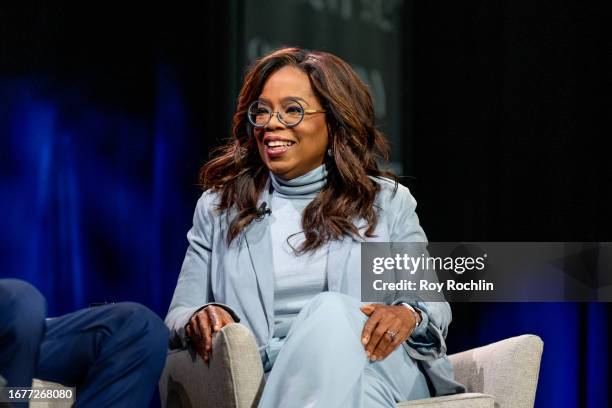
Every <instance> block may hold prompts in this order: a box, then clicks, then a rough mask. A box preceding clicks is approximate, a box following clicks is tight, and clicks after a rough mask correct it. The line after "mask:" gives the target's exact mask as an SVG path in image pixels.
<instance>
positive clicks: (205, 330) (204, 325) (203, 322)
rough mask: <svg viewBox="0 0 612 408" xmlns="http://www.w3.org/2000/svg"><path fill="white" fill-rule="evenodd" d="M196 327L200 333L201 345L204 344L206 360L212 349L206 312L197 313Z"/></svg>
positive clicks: (206, 360)
mask: <svg viewBox="0 0 612 408" xmlns="http://www.w3.org/2000/svg"><path fill="white" fill-rule="evenodd" d="M197 321H198V329H199V330H200V333H201V334H202V340H201V342H203V346H204V350H203V351H204V361H205V362H208V358H209V356H210V352H211V350H212V335H211V331H210V321H209V319H208V313H198V315H197Z"/></svg>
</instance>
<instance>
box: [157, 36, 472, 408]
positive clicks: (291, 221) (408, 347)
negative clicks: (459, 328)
mask: <svg viewBox="0 0 612 408" xmlns="http://www.w3.org/2000/svg"><path fill="white" fill-rule="evenodd" d="M387 152H388V146H387V143H386V141H385V138H384V136H383V135H382V134H381V133H380V132H379V131H378V130H377V129H376V127H375V124H374V109H373V104H372V99H371V97H370V94H369V92H368V90H367V87H366V86H365V85H364V84H363V82H362V81H361V80H360V79H359V78H358V77H357V75H356V74H355V73H354V72H353V70H352V69H351V68H350V66H349V65H348V64H346V63H345V62H344V61H342V60H340V59H339V58H338V57H336V56H334V55H331V54H328V53H325V52H312V51H306V50H301V49H298V48H284V49H279V50H276V51H274V52H272V53H270V54H269V55H266V56H264V57H263V58H261V59H259V60H258V61H257V62H256V63H255V65H254V66H253V67H252V68H251V70H250V71H249V73H248V74H247V75H246V78H245V81H244V84H243V86H242V90H241V92H240V96H239V100H238V107H237V110H236V113H235V115H234V119H233V138H232V139H231V140H230V141H229V142H228V143H227V145H225V146H224V147H222V149H221V151H220V153H219V154H218V155H217V157H216V158H214V159H213V160H211V161H210V162H209V163H207V164H206V165H205V166H204V167H203V168H202V171H201V181H202V184H203V186H204V189H205V192H204V194H203V195H202V197H201V198H200V200H199V201H198V204H197V207H196V211H195V215H194V224H193V228H192V229H191V230H190V231H189V233H188V240H189V248H188V250H187V254H186V257H185V261H184V263H183V267H182V270H181V274H180V276H179V279H178V284H177V287H176V290H175V292H174V297H173V300H172V304H171V306H170V310H169V313H168V316H167V318H166V323H167V324H168V325H169V326H170V328H171V329H172V331H173V334H174V337H175V339H177V340H178V339H180V340H182V342H183V345H184V344H185V340H186V339H189V340H190V343H191V344H192V345H193V346H194V347H195V348H196V350H197V352H198V354H199V355H200V356H201V357H202V358H203V359H204V361H208V359H209V358H210V356H211V353H214V351H213V350H212V349H211V347H212V333H214V332H216V331H219V330H220V329H221V328H222V327H223V326H225V325H227V324H230V323H233V322H237V321H240V322H241V323H243V324H245V325H246V326H247V327H248V328H249V329H250V330H251V331H252V332H253V334H254V335H255V338H256V340H257V343H258V345H259V348H260V353H261V357H262V362H263V364H264V370H265V372H266V376H267V382H266V386H265V389H264V392H263V395H262V398H261V401H260V406H262V407H279V406H283V407H288V406H296V407H303V406H325V407H344V406H350V407H360V406H365V407H373V406H376V407H379V406H380V407H391V406H395V403H396V402H397V401H400V400H409V399H418V398H426V397H429V396H430V395H432V394H436V395H439V394H445V393H452V392H457V391H461V390H462V389H461V386H460V385H459V384H457V383H455V382H454V381H453V380H452V371H451V370H450V364H449V362H448V360H447V359H446V357H445V352H446V345H445V342H444V338H445V336H446V332H447V328H448V324H449V323H450V320H451V312H450V308H449V306H448V304H447V303H445V302H437V303H434V302H416V301H413V300H410V299H394V301H393V302H391V303H392V304H361V303H360V301H359V299H360V293H361V292H360V289H361V288H360V282H361V279H360V264H359V261H360V257H359V254H360V243H361V242H364V241H405V242H425V241H426V237H425V234H424V232H423V230H422V229H421V227H420V225H419V222H418V218H417V216H416V214H415V207H416V202H415V200H414V199H413V197H412V196H411V195H410V193H409V191H408V189H407V188H405V187H403V186H401V185H399V184H398V183H397V182H396V181H395V180H396V179H395V177H394V176H393V175H392V174H391V173H389V172H385V171H382V170H380V169H379V167H378V164H377V159H386V158H387ZM417 360H420V361H421V363H420V364H421V366H422V368H423V370H421V369H420V368H419V365H418V364H417V362H416V361H417ZM423 373H425V374H423Z"/></svg>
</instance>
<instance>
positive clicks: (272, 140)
mask: <svg viewBox="0 0 612 408" xmlns="http://www.w3.org/2000/svg"><path fill="white" fill-rule="evenodd" d="M263 144H264V145H265V152H266V155H268V157H269V158H270V159H273V158H277V157H281V156H282V155H284V154H285V153H286V152H287V151H288V150H290V149H291V148H292V147H293V146H295V144H296V142H295V141H294V140H291V139H288V138H285V137H282V136H277V135H266V136H264V139H263Z"/></svg>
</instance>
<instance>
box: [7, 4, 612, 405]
mask: <svg viewBox="0 0 612 408" xmlns="http://www.w3.org/2000/svg"><path fill="white" fill-rule="evenodd" d="M378 3H379V2H376V1H375V2H370V3H368V2H361V1H357V0H342V1H314V0H312V1H295V2H284V3H283V4H285V5H284V6H283V7H282V8H280V7H279V6H278V4H279V2H275V1H258V2H250V3H247V2H245V1H243V0H240V1H239V0H236V1H227V2H225V1H221V2H209V3H207V4H200V5H180V4H165V5H164V6H163V8H162V7H161V6H154V5H148V6H146V7H145V6H142V5H136V4H131V5H130V4H127V3H126V4H124V3H121V4H119V3H117V4H112V3H98V4H95V5H92V4H87V5H85V4H82V3H81V4H74V5H73V4H68V3H63V2H54V4H53V5H50V4H47V5H42V4H26V3H20V4H19V5H17V4H13V5H2V6H0V213H1V214H2V216H1V217H0V231H2V233H1V235H0V257H1V258H0V259H2V263H1V269H0V277H5V276H13V277H19V278H22V279H25V280H28V281H30V282H31V283H33V284H35V285H36V286H37V287H38V288H39V289H40V290H41V291H42V292H43V294H44V295H45V296H46V298H47V301H48V302H49V311H50V314H52V315H57V314H62V313H66V312H69V311H72V310H74V309H76V308H80V307H85V306H87V305H88V304H89V303H90V302H97V301H121V300H134V301H139V302H142V303H144V304H146V305H147V306H149V307H150V308H151V309H153V310H154V311H156V312H157V313H158V314H159V315H160V316H164V315H165V313H166V310H167V307H168V305H169V302H170V298H171V295H172V291H173V288H174V285H175V283H176V277H177V274H178V271H179V269H180V264H181V262H182V258H183V255H184V251H185V248H186V239H185V233H186V232H187V230H188V229H189V227H190V225H191V216H192V212H193V208H194V206H195V202H196V200H197V197H198V196H199V194H200V192H199V190H198V187H197V171H198V168H199V167H200V166H201V165H202V164H203V163H204V162H205V161H206V160H207V158H208V154H209V151H210V148H211V147H213V146H215V145H217V144H218V143H219V142H220V141H221V140H223V139H224V138H226V137H227V136H228V135H229V125H230V118H231V114H232V111H233V107H234V105H235V98H236V95H237V92H238V90H239V86H240V82H241V78H242V75H243V73H244V69H245V66H246V65H247V64H248V63H249V62H250V60H249V55H250V54H249V52H252V51H249V47H248V45H249V39H250V38H253V37H254V36H258V38H263V39H264V40H266V44H268V45H269V46H276V45H281V44H282V43H283V38H284V37H285V36H287V42H286V43H288V44H295V45H300V46H304V47H310V48H320V49H323V50H327V51H330V52H334V53H337V54H338V55H339V56H340V57H342V58H346V59H347V61H349V62H350V63H356V64H358V65H362V66H366V67H372V69H378V68H380V70H381V72H383V76H384V79H385V81H387V82H386V83H385V87H386V90H387V101H386V105H387V107H388V108H387V109H386V110H385V111H386V114H385V115H384V117H381V118H380V121H381V127H382V128H383V130H385V131H386V132H387V133H388V134H389V138H390V140H391V142H392V145H393V147H394V153H393V157H392V160H393V162H394V163H393V165H392V167H393V168H394V169H396V170H397V171H398V173H400V174H401V175H402V176H403V178H402V182H403V183H404V184H405V185H407V186H408V187H410V189H411V191H412V193H413V195H414V196H415V197H416V199H417V201H418V203H419V205H418V209H417V212H418V214H419V217H420V219H421V223H422V225H423V228H424V229H425V231H426V232H427V235H428V238H429V240H430V241H611V240H612V238H611V236H610V231H612V229H611V228H610V227H611V226H612V217H611V214H610V211H609V208H611V207H612V194H611V191H612V166H611V165H610V163H609V158H608V155H609V153H608V152H609V150H608V149H606V148H605V147H604V146H607V144H606V143H605V138H607V137H609V135H610V127H609V126H608V123H609V120H610V117H609V102H608V96H609V95H610V92H609V85H610V78H609V72H610V56H611V55H612V53H611V52H610V44H609V38H608V37H607V36H606V35H605V33H604V25H605V24H606V23H607V19H606V16H607V14H606V13H604V7H603V2H602V3H593V2H589V3H588V4H582V3H581V2H578V1H555V2H549V1H522V0H521V1H511V2H510V1H506V2H502V1H467V2H450V1H449V2H431V1H429V2H412V1H405V2H403V1H391V2H388V3H385V4H386V5H385V6H379V7H378V8H377V7H376V4H378ZM371 4H374V5H375V6H374V7H373V6H371ZM347 7H349V8H347ZM376 12H379V13H380V14H379V15H378V17H380V18H379V19H378V20H377V21H379V22H380V21H383V22H384V21H389V22H391V24H392V26H393V27H395V28H394V29H393V30H391V31H385V32H384V33H379V34H376V33H373V34H372V33H370V32H369V31H368V30H369V28H367V24H369V23H367V22H364V21H365V20H364V19H363V18H361V17H363V16H367V15H369V16H370V17H371V16H372V15H373V14H372V13H376ZM347 13H348V14H350V15H351V16H353V17H354V18H352V19H345V18H341V17H342V16H346V15H348V14H347ZM364 13H365V14H364ZM367 13H370V14H367ZM339 16H340V17H339ZM358 17H359V18H358ZM279 27H280V28H279ZM282 27H285V29H284V30H285V31H283V29H282ZM362 27H363V28H362ZM361 31H364V32H368V33H370V34H371V35H370V37H371V38H370V40H369V41H365V42H364V41H362V40H359V41H356V40H355V36H359V32H361ZM383 31H384V30H383ZM260 48H261V50H262V51H265V47H260ZM359 51H360V52H359ZM389 61H393V67H395V68H393V69H391V70H389ZM368 69H370V68H368ZM368 72H371V71H368ZM364 79H366V80H367V79H368V78H364ZM380 103H381V101H380V100H378V101H377V105H379V106H380ZM453 314H454V320H453V323H452V325H451V329H450V332H449V337H448V339H447V342H448V346H449V352H450V353H453V352H457V351H460V350H464V349H467V348H471V347H476V346H479V345H483V344H486V343H489V342H492V341H497V340H500V339H503V338H506V337H509V336H514V335H519V334H524V333H534V334H538V335H539V336H540V337H542V339H543V340H544V355H543V360H542V370H541V373H540V381H539V385H538V395H537V401H536V406H543V407H545V406H564V407H565V406H567V407H578V406H592V407H601V406H607V405H608V401H609V393H608V391H607V389H608V387H609V386H610V375H609V374H610V370H609V367H610V354H609V352H608V349H607V345H608V339H609V337H610V336H609V324H608V322H609V317H610V305H609V304H604V303H599V304H597V303H507V304H490V303H487V304H454V305H453Z"/></svg>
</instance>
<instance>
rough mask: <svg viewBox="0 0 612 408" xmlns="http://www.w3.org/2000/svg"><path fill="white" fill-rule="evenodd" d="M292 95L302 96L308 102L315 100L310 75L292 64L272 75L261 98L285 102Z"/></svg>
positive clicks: (264, 87) (262, 91) (272, 101)
mask: <svg viewBox="0 0 612 408" xmlns="http://www.w3.org/2000/svg"><path fill="white" fill-rule="evenodd" d="M291 97H294V98H300V99H302V100H303V101H304V102H306V103H310V102H313V101H314V94H313V92H312V87H311V86H310V80H309V79H308V75H306V73H305V72H303V71H301V70H300V69H298V68H296V67H292V66H286V67H283V68H281V69H279V70H278V71H276V72H274V73H273V74H272V75H270V77H269V78H268V80H267V81H266V83H265V84H264V86H263V89H262V90H261V94H260V95H259V99H262V100H266V101H268V102H271V103H276V102H283V101H285V100H287V99H288V98H291ZM298 100H299V99H298Z"/></svg>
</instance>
